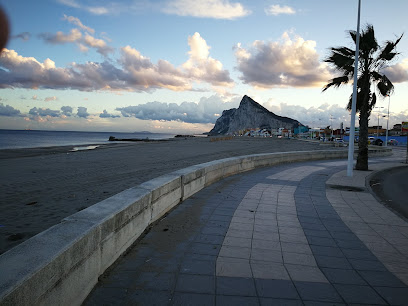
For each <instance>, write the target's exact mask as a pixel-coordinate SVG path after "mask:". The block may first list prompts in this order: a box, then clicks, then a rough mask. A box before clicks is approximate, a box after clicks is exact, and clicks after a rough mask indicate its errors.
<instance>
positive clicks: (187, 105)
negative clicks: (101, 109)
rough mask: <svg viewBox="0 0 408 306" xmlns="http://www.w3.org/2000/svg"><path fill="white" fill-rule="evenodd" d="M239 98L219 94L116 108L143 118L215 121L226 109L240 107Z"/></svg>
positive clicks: (132, 115)
mask: <svg viewBox="0 0 408 306" xmlns="http://www.w3.org/2000/svg"><path fill="white" fill-rule="evenodd" d="M238 105H239V100H237V99H234V100H232V101H231V102H224V101H223V100H222V99H221V98H220V97H219V96H217V95H215V96H211V97H209V98H205V97H203V98H201V99H200V101H199V102H198V103H194V102H183V103H181V104H180V105H179V104H176V103H163V102H157V101H155V102H148V103H145V104H139V105H136V106H127V107H120V108H116V110H118V111H120V112H121V113H122V116H123V117H135V118H138V119H142V120H159V121H181V122H187V123H215V121H216V120H217V118H218V117H219V116H220V114H222V112H223V111H224V110H226V109H230V108H234V107H238Z"/></svg>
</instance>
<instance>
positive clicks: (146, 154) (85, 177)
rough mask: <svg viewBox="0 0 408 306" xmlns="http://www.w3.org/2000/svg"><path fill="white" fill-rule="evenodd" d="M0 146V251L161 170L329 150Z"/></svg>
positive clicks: (178, 143) (273, 142) (172, 144)
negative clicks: (263, 155) (244, 157)
mask: <svg viewBox="0 0 408 306" xmlns="http://www.w3.org/2000/svg"><path fill="white" fill-rule="evenodd" d="M73 147H74V146H65V147H50V148H35V149H12V150H0V168H1V175H0V185H1V192H0V211H1V213H0V254H1V253H4V252H5V251H7V250H8V249H10V248H12V247H13V246H15V245H17V244H19V243H21V242H23V241H24V240H26V239H28V238H30V237H32V236H34V235H36V234H37V233H39V232H41V231H43V230H45V229H47V228H49V227H50V226H52V225H55V224H57V223H59V222H60V221H61V220H62V219H63V218H65V217H67V216H69V215H71V214H74V213H76V212H78V211H80V210H82V209H84V208H86V207H88V206H90V205H93V204H95V203H97V202H99V201H101V200H103V199H106V198H108V197H110V196H112V195H114V194H117V193H119V192H121V191H123V190H125V189H127V188H130V187H134V186H136V185H139V184H140V183H143V182H145V181H148V180H150V179H152V178H155V177H158V176H160V175H163V174H166V173H170V172H172V171H175V170H178V169H182V168H185V167H188V166H191V165H195V164H200V163H204V162H208V161H212V160H217V159H222V158H227V157H233V156H241V155H248V154H257V153H271V152H288V151H308V150H322V149H323V150H327V149H329V148H327V147H321V146H319V144H316V143H310V142H305V141H299V140H293V139H291V140H289V139H276V138H243V137H236V138H233V139H228V140H222V141H210V138H206V137H205V138H201V137H198V138H186V139H185V138H181V139H171V140H168V141H157V142H147V143H142V142H135V143H121V142H117V143H112V144H107V145H101V146H99V147H98V148H97V149H95V150H88V151H77V152H71V150H72V149H73Z"/></svg>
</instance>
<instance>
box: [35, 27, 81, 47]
mask: <svg viewBox="0 0 408 306" xmlns="http://www.w3.org/2000/svg"><path fill="white" fill-rule="evenodd" d="M39 37H40V38H42V39H44V41H45V42H48V43H50V44H66V43H73V42H77V41H79V40H80V39H81V38H82V33H81V31H79V30H78V29H72V30H71V31H70V32H69V33H68V34H64V33H63V32H61V31H58V32H57V33H56V34H52V33H42V34H40V35H39Z"/></svg>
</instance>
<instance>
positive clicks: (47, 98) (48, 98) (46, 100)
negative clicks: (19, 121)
mask: <svg viewBox="0 0 408 306" xmlns="http://www.w3.org/2000/svg"><path fill="white" fill-rule="evenodd" d="M57 100H58V98H57V97H56V96H52V97H46V98H45V99H44V101H45V102H50V101H57Z"/></svg>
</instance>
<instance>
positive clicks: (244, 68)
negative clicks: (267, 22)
mask: <svg viewBox="0 0 408 306" xmlns="http://www.w3.org/2000/svg"><path fill="white" fill-rule="evenodd" d="M235 57H236V59H237V64H238V66H237V68H238V70H239V71H240V72H241V73H242V76H241V77H240V79H241V80H242V81H243V82H244V83H246V84H250V85H252V86H254V87H257V88H273V87H321V86H322V85H323V84H324V83H325V82H327V80H329V79H330V78H331V74H330V72H329V68H328V66H327V65H326V63H322V62H321V61H320V60H319V54H318V53H317V51H316V42H315V41H312V40H306V41H305V40H304V39H303V38H302V37H300V36H295V37H293V38H292V37H291V36H290V35H289V34H288V33H287V32H285V33H284V34H283V35H282V38H281V40H280V41H275V42H265V41H260V40H256V41H254V42H253V43H252V45H251V46H250V47H249V48H247V49H246V48H244V47H242V45H241V44H237V46H236V47H235Z"/></svg>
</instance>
